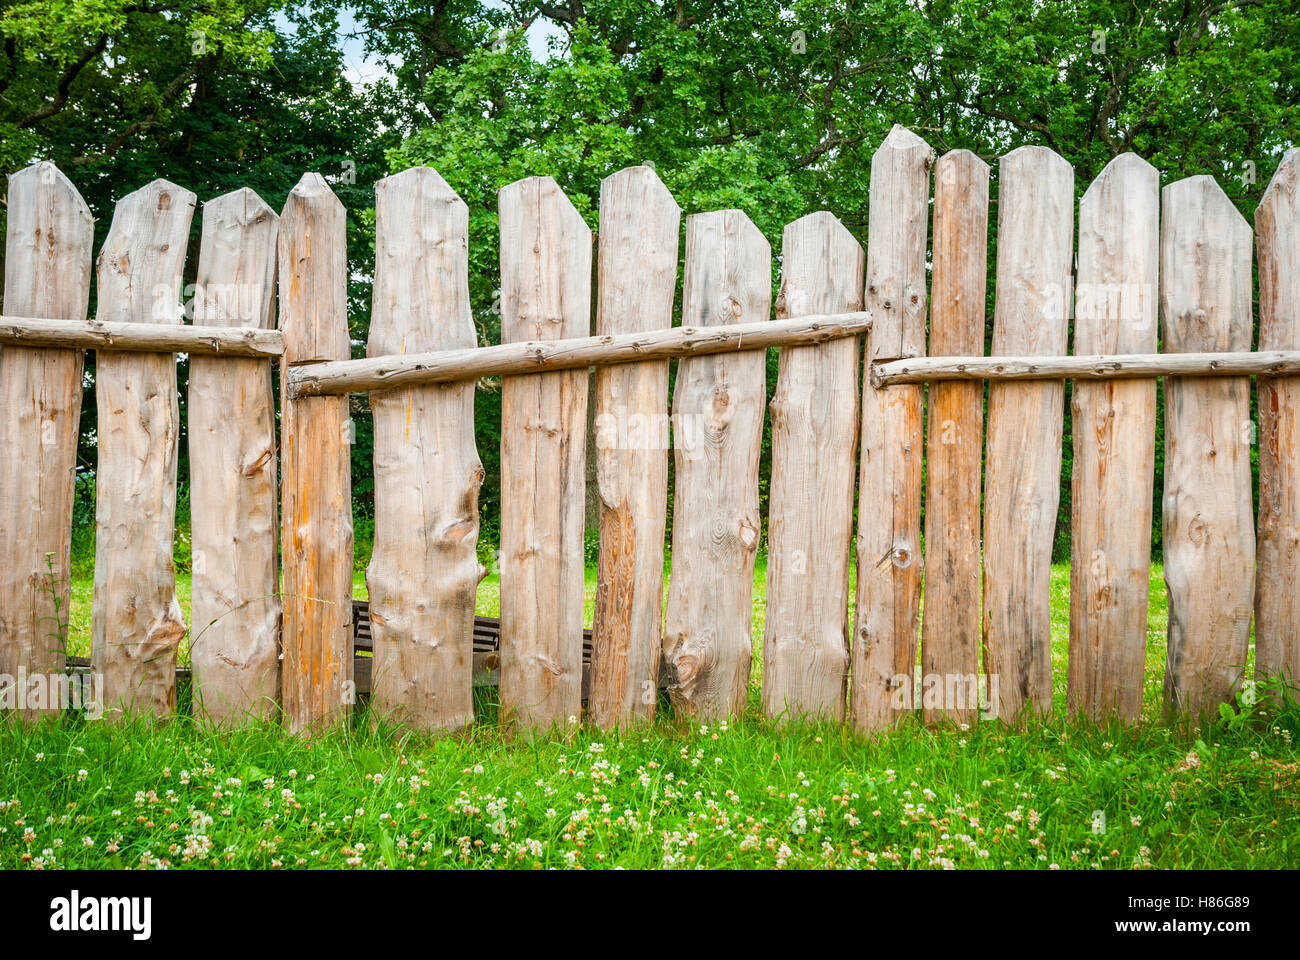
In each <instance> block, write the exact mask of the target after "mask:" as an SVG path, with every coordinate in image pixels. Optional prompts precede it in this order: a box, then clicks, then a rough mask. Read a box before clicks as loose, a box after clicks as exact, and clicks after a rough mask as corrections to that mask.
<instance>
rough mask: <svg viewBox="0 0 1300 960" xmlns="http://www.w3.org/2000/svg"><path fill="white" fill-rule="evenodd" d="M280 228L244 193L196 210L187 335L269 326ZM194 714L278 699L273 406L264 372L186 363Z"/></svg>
mask: <svg viewBox="0 0 1300 960" xmlns="http://www.w3.org/2000/svg"><path fill="white" fill-rule="evenodd" d="M279 222H280V218H279V217H277V216H276V215H275V212H274V211H273V210H271V208H270V207H268V206H267V205H266V204H265V203H264V202H263V201H262V198H261V197H259V196H258V195H257V194H256V193H254V192H253V191H252V190H248V189H243V190H236V191H234V192H233V193H227V194H225V195H224V196H220V197H217V198H216V199H213V200H209V201H208V202H207V203H206V204H204V206H203V235H202V245H201V246H200V248H199V269H198V278H197V281H196V283H195V287H196V293H195V297H194V324H195V326H217V327H254V328H257V327H261V328H267V329H270V328H271V327H273V326H274V323H275V260H276V234H277V232H278V230H279ZM189 431H190V432H189V442H190V542H191V563H190V568H191V572H192V581H191V602H192V604H193V607H192V616H191V620H192V622H193V625H194V626H193V637H194V639H193V640H192V641H191V644H190V662H191V664H192V665H193V668H194V712H195V715H196V716H200V717H206V718H208V719H210V720H216V721H221V722H229V721H235V720H241V719H243V718H244V717H245V716H246V715H249V714H251V715H254V716H272V715H274V712H275V710H276V704H277V703H278V702H279V699H280V597H279V586H280V583H279V580H280V575H279V574H280V571H279V564H278V559H277V556H276V547H277V544H278V542H279V538H278V537H277V534H276V519H277V506H276V501H277V489H276V472H277V471H276V441H275V396H274V393H273V392H272V389H271V365H270V364H268V363H266V362H265V361H263V360H257V359H253V358H237V359H236V358H231V357H201V356H195V357H191V358H190V394H189Z"/></svg>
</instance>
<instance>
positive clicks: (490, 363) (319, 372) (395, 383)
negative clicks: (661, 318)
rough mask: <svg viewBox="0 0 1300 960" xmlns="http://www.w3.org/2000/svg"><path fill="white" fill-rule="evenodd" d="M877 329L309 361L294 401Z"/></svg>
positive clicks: (797, 329) (740, 329)
mask: <svg viewBox="0 0 1300 960" xmlns="http://www.w3.org/2000/svg"><path fill="white" fill-rule="evenodd" d="M870 328H871V314H870V313H869V312H867V311H865V310H859V311H854V312H851V313H833V314H819V315H816V316H806V317H791V318H789V319H787V320H759V321H755V322H753V323H733V324H726V325H720V326H716V327H707V328H704V327H673V328H671V329H666V330H656V331H654V332H652V333H627V334H612V335H607V336H594V337H574V338H571V339H564V340H547V341H536V340H526V341H520V342H516V343H503V344H500V345H497V346H491V347H471V348H469V349H462V350H442V351H438V352H435V353H417V354H407V355H405V356H391V357H369V358H367V359H365V360H335V361H327V362H318V363H304V364H301V365H299V366H296V367H292V368H291V369H290V371H289V376H288V390H289V396H290V398H292V399H298V398H300V397H327V396H337V395H340V394H345V393H364V392H366V391H369V390H390V389H392V388H394V387H401V386H411V385H413V384H426V383H450V382H452V381H455V380H474V379H478V378H479V377H498V376H503V375H508V374H520V373H543V372H546V371H551V370H575V369H578V368H581V367H590V366H605V365H609V364H617V363H635V362H637V361H641V360H657V359H667V358H670V357H697V356H704V355H706V354H714V353H733V352H736V351H740V350H760V349H763V348H766V347H785V346H797V345H804V344H813V343H825V342H826V341H827V340H835V339H837V338H840V337H855V336H858V335H859V334H863V333H866V332H867V331H868V330H869V329H870Z"/></svg>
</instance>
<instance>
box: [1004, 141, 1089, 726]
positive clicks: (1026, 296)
mask: <svg viewBox="0 0 1300 960" xmlns="http://www.w3.org/2000/svg"><path fill="white" fill-rule="evenodd" d="M999 181H1000V184H999V190H998V263H997V291H996V293H997V297H996V300H995V303H994V312H993V350H992V352H993V354H995V355H998V356H1008V355H1016V354H1030V355H1033V354H1047V355H1051V354H1063V353H1065V348H1066V342H1067V331H1068V324H1069V321H1068V313H1069V306H1070V291H1071V290H1072V289H1073V284H1072V283H1071V281H1070V264H1071V259H1072V258H1071V252H1072V250H1073V246H1074V173H1073V171H1072V170H1071V169H1070V165H1069V163H1067V162H1066V161H1065V159H1064V158H1062V157H1061V156H1059V155H1058V154H1056V153H1053V152H1052V151H1051V150H1048V149H1047V148H1046V147H1021V148H1019V149H1018V150H1013V151H1012V152H1011V153H1009V154H1007V155H1006V156H1005V157H1003V158H1002V164H1001V168H1000V171H999ZM1064 407H1065V391H1064V385H1063V384H1062V383H1059V382H1035V383H993V384H990V385H989V422H988V442H987V446H986V448H985V466H984V471H985V480H984V645H985V665H984V669H985V672H986V673H988V674H989V675H990V676H996V677H997V678H998V679H997V690H998V700H997V703H996V705H994V704H990V708H991V709H995V710H996V713H997V715H998V716H999V717H1001V718H1002V719H1003V720H1005V721H1007V722H1008V723H1014V722H1016V721H1017V720H1018V719H1019V718H1020V716H1021V713H1022V711H1023V710H1024V709H1025V707H1026V706H1027V705H1028V704H1031V703H1032V706H1033V709H1034V710H1036V711H1037V712H1039V713H1048V712H1050V710H1051V707H1052V634H1051V609H1050V607H1049V601H1050V592H1049V591H1050V588H1051V575H1052V542H1053V538H1054V535H1055V531H1056V508H1057V506H1058V505H1059V504H1060V495H1061V490H1060V483H1061V432H1062V426H1063V416H1064Z"/></svg>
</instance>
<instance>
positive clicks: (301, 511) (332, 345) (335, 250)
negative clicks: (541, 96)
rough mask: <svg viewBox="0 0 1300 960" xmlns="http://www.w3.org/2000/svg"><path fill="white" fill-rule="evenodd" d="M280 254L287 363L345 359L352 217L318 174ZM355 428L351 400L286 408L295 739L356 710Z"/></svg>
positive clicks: (284, 683)
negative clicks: (351, 451) (349, 222)
mask: <svg viewBox="0 0 1300 960" xmlns="http://www.w3.org/2000/svg"><path fill="white" fill-rule="evenodd" d="M276 247H277V252H278V266H277V271H278V274H279V292H280V333H281V334H282V335H283V337H284V363H285V364H286V366H288V365H292V364H295V363H308V362H311V361H315V360H341V359H343V358H344V357H346V356H347V355H348V352H349V341H348V323H347V279H348V273H347V271H348V267H347V231H346V215H345V213H344V210H343V205H342V204H341V203H339V201H338V198H337V197H335V196H334V193H333V192H332V191H331V190H330V188H329V186H328V185H327V184H326V183H325V179H324V178H323V177H322V176H321V175H320V174H318V173H307V174H304V175H303V177H302V179H301V180H299V181H298V185H297V186H296V187H294V188H293V190H292V191H291V192H290V194H289V198H288V199H287V200H286V201H285V205H284V210H283V211H282V212H281V214H280V230H279V235H278V237H277V240H276ZM282 388H283V383H282ZM349 429H350V423H349V419H348V400H347V398H346V397H312V398H308V399H303V400H293V399H291V398H289V397H288V396H287V395H286V396H282V398H281V405H280V449H281V470H282V471H283V479H282V481H281V518H280V519H281V524H282V534H281V545H280V553H281V565H282V568H283V577H282V586H281V605H282V607H283V611H284V627H283V631H282V634H281V644H282V649H283V656H284V660H283V663H282V667H281V671H282V672H281V699H282V704H283V708H284V716H285V723H286V724H287V726H288V728H289V730H290V731H291V732H293V733H301V732H311V731H314V730H317V729H320V728H323V727H325V726H328V725H331V724H338V723H342V722H344V721H345V720H346V718H347V717H348V715H349V713H350V709H351V704H352V702H353V701H354V699H355V688H354V684H353V681H352V627H351V623H352V464H351V458H350V454H349V451H348V444H349V442H350V433H349ZM376 443H378V438H376ZM406 522H408V523H409V520H408V521H406ZM376 535H377V536H378V534H377V533H376Z"/></svg>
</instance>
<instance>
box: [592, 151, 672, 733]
mask: <svg viewBox="0 0 1300 960" xmlns="http://www.w3.org/2000/svg"><path fill="white" fill-rule="evenodd" d="M680 223H681V209H680V208H679V207H678V206H677V202H676V201H675V200H673V198H672V195H671V194H670V193H669V192H668V189H667V188H666V187H665V186H664V185H663V183H662V182H660V180H659V178H658V177H657V176H656V175H655V172H654V170H652V169H651V168H650V167H645V166H641V167H629V168H627V169H626V170H620V171H619V172H618V173H615V174H613V175H611V176H609V177H606V178H605V180H604V181H603V182H602V183H601V185H600V231H599V233H600V251H599V257H600V259H599V271H600V275H599V279H598V291H597V313H596V332H597V333H598V334H601V335H606V336H608V335H611V334H618V333H643V332H645V331H648V330H656V329H663V328H665V327H670V326H672V316H673V292H674V289H675V287H676V285H677V232H678V225H679V224H680ZM595 402H596V438H595V439H596V484H597V487H598V490H599V495H600V547H599V554H598V556H597V573H596V577H597V582H596V616H595V624H594V626H593V628H592V645H593V649H592V660H591V697H590V700H589V703H588V710H589V711H590V715H591V720H592V722H593V723H595V724H596V725H597V726H600V727H607V728H608V727H616V726H619V725H626V724H629V723H644V722H646V721H648V720H650V719H653V717H654V714H655V705H656V703H657V702H658V679H659V661H660V658H661V655H662V653H661V643H662V629H661V628H662V626H663V596H664V580H663V577H664V533H665V530H666V528H667V519H668V448H667V445H666V444H661V443H659V442H657V438H658V437H659V435H660V434H659V431H658V429H656V426H657V424H659V423H660V422H662V421H665V420H666V418H667V415H668V409H667V407H668V361H667V360H648V361H644V362H642V363H637V364H631V365H628V366H622V367H597V369H596V401H595ZM638 424H639V429H637V425H638Z"/></svg>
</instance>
